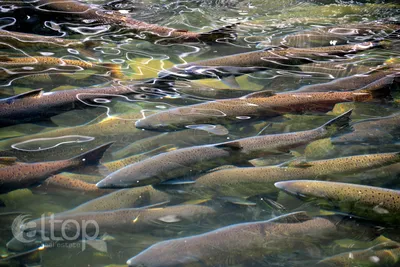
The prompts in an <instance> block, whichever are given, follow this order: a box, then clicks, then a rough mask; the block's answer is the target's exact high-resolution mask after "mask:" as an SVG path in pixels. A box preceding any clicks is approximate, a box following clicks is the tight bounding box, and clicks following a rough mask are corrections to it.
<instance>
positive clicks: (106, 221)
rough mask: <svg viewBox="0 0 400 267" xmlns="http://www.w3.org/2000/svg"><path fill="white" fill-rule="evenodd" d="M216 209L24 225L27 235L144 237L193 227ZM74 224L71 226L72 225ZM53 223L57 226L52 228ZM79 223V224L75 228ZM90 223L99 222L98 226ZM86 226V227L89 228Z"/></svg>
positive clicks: (181, 208) (142, 211)
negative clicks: (178, 226) (173, 227)
mask: <svg viewBox="0 0 400 267" xmlns="http://www.w3.org/2000/svg"><path fill="white" fill-rule="evenodd" d="M215 215H216V211H215V210H214V209H213V208H210V207H206V206H199V205H177V206H169V207H165V208H136V209H120V210H112V211H98V212H83V213H74V214H71V213H68V214H65V213H61V214H56V215H54V217H47V218H44V219H42V218H41V219H37V220H33V221H30V222H27V223H26V224H25V225H23V229H24V231H31V230H38V231H40V230H42V229H44V230H46V231H50V229H54V231H55V232H57V233H60V232H61V231H68V232H69V231H71V232H72V233H77V232H78V233H79V231H86V233H92V232H96V231H99V232H100V233H115V232H122V233H140V232H143V231H151V230H153V229H157V228H161V229H163V228H165V227H168V226H171V225H174V224H177V223H179V224H181V225H182V223H186V224H189V223H193V222H197V223H198V221H199V220H200V219H202V218H209V217H211V216H215ZM71 220H73V221H74V223H72V224H70V223H68V222H71ZM52 222H53V225H52ZM75 222H76V224H75ZM90 222H96V223H95V224H93V223H90ZM85 226H86V227H85Z"/></svg>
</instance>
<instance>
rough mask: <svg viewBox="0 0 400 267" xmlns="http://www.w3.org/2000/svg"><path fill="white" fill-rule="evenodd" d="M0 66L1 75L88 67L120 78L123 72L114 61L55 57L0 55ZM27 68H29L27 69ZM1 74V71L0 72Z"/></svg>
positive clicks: (74, 69)
mask: <svg viewBox="0 0 400 267" xmlns="http://www.w3.org/2000/svg"><path fill="white" fill-rule="evenodd" d="M0 67H2V68H3V69H5V70H7V71H6V72H5V71H4V70H3V71H2V72H3V75H6V76H8V75H9V74H10V73H11V74H22V73H25V74H29V73H31V72H33V73H35V72H39V71H47V70H50V69H54V68H56V69H57V68H58V69H61V70H63V71H70V72H71V71H79V70H82V69H90V70H95V71H99V72H104V71H109V74H110V75H111V76H112V77H114V78H121V77H123V74H122V72H121V68H120V66H119V65H118V64H114V63H93V62H88V61H83V60H77V59H64V58H56V57H45V56H35V57H8V56H0ZM28 68H29V69H28ZM0 74H1V73H0ZM0 77H1V76H0Z"/></svg>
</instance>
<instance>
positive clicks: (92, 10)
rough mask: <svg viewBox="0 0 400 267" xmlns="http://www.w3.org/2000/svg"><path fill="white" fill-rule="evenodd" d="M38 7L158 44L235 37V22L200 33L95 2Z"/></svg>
mask: <svg viewBox="0 0 400 267" xmlns="http://www.w3.org/2000/svg"><path fill="white" fill-rule="evenodd" d="M37 8H38V9H41V10H43V9H44V10H46V9H47V10H48V9H50V10H54V11H59V12H63V13H69V15H72V16H76V17H77V18H81V19H89V20H95V21H98V22H100V23H103V24H110V25H112V26H119V27H122V28H124V29H127V30H129V31H130V32H132V33H134V35H133V37H135V38H139V39H146V40H155V41H156V43H183V42H199V41H203V42H214V41H216V40H218V39H223V38H228V37H229V38H235V34H234V28H235V25H227V26H225V27H223V28H220V29H216V30H213V31H209V32H205V33H198V32H191V31H188V30H184V29H174V28H169V27H164V26H160V25H156V24H150V23H146V22H144V21H140V20H136V19H133V18H131V17H128V16H124V15H123V14H122V13H120V12H119V11H109V10H104V9H102V8H100V7H97V6H94V5H87V4H84V3H81V2H78V1H74V0H72V1H68V2H65V1H63V0H40V1H38V2H37Z"/></svg>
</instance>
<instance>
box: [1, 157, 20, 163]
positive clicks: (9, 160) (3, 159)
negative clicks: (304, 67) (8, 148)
mask: <svg viewBox="0 0 400 267" xmlns="http://www.w3.org/2000/svg"><path fill="white" fill-rule="evenodd" d="M17 161H18V159H17V158H16V157H0V164H2V165H14V164H16V163H17Z"/></svg>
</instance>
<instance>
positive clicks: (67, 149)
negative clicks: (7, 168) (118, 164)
mask: <svg viewBox="0 0 400 267" xmlns="http://www.w3.org/2000/svg"><path fill="white" fill-rule="evenodd" d="M138 110H139V108H135V106H132V110H131V111H129V112H126V113H123V114H115V115H114V114H113V115H107V114H102V115H100V116H98V117H97V118H95V119H93V120H92V121H90V122H88V123H86V124H83V125H79V126H74V127H61V128H55V129H54V128H52V127H49V128H48V129H45V130H43V131H41V132H39V133H36V134H32V135H25V136H21V137H15V138H9V139H6V140H2V141H0V149H2V151H0V157H17V158H18V159H19V160H22V161H24V162H32V161H38V160H44V161H45V160H46V159H48V158H52V159H63V158H65V157H66V155H71V156H72V155H74V154H75V155H76V153H82V151H85V150H87V149H92V148H94V147H96V146H99V145H101V144H102V143H106V142H114V145H113V147H117V146H118V145H119V144H125V143H126V142H132V141H136V140H138V139H141V138H144V137H148V136H149V135H150V134H151V133H148V132H145V131H141V130H139V129H137V128H136V127H135V124H134V123H133V120H137V119H139V118H140V117H141V114H140V113H139V112H138ZM68 136H87V137H94V138H95V139H94V140H93V141H90V142H83V143H78V144H76V145H74V144H70V145H67V146H62V145H61V146H58V147H55V148H52V149H44V150H38V151H35V150H31V151H23V150H18V149H14V148H13V147H19V146H20V145H23V144H24V142H32V144H33V143H34V142H35V143H37V144H38V147H41V144H42V143H41V142H42V140H51V139H55V138H62V137H68ZM119 147H120V146H119ZM108 152H109V151H107V152H106V154H105V159H106V158H108V156H107V154H109V153H108Z"/></svg>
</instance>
